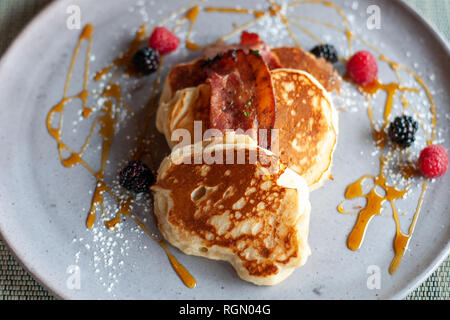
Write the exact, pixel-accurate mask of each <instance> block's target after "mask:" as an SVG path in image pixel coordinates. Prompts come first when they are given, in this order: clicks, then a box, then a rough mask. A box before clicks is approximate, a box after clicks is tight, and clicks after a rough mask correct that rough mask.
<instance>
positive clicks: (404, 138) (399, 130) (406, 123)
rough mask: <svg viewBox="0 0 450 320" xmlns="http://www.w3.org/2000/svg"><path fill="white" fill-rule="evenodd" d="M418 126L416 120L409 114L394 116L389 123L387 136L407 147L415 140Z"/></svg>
mask: <svg viewBox="0 0 450 320" xmlns="http://www.w3.org/2000/svg"><path fill="white" fill-rule="evenodd" d="M418 128H419V126H418V124H417V121H415V120H414V119H413V117H411V116H402V117H396V118H395V119H394V121H393V122H391V124H390V125H389V137H390V138H391V140H392V142H394V143H396V144H398V145H399V146H400V147H402V148H405V147H409V146H410V145H411V144H412V143H413V142H414V141H415V140H416V137H415V134H416V132H417V129H418Z"/></svg>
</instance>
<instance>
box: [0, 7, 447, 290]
mask: <svg viewBox="0 0 450 320" xmlns="http://www.w3.org/2000/svg"><path fill="white" fill-rule="evenodd" d="M187 3H188V2H187V1H165V2H161V1H138V0H125V1H106V0H103V1H88V0H76V1H74V0H70V1H65V0H61V1H55V2H54V3H53V4H51V5H50V6H49V7H48V8H46V9H45V10H44V11H43V12H42V13H41V14H40V15H39V16H38V17H37V18H36V19H35V20H34V21H33V22H32V23H30V25H29V26H28V27H27V28H26V30H25V31H24V32H23V33H22V34H21V35H20V36H19V38H18V39H17V40H16V41H15V43H14V44H13V45H12V47H11V48H10V49H9V51H8V52H7V53H6V54H5V55H4V57H3V59H2V61H1V64H0V84H1V87H0V101H1V107H0V145H1V150H2V156H1V157H0V167H1V168H2V170H0V214H1V219H0V232H1V235H2V238H3V239H4V240H5V242H6V243H7V244H8V246H9V247H10V249H11V250H12V252H13V253H14V254H15V255H16V257H17V258H18V259H19V260H20V261H21V262H22V263H23V265H24V266H25V267H26V269H27V270H28V271H29V272H30V273H31V274H32V275H33V276H34V277H35V278H36V279H37V280H38V281H39V282H41V283H42V284H43V285H44V286H45V287H46V288H48V289H49V290H50V291H51V292H52V293H54V294H55V295H56V296H57V297H61V298H69V299H80V298H82V299H84V298H95V299H97V298H99V299H100V298H105V299H110V298H123V299H128V298H135V299H140V298H151V299H164V298H174V299H177V298H185V299H192V298H196V299H201V298H203V299H211V298H213V299H247V298H251V299H316V298H318V299H327V298H331V299H346V298H357V299H386V298H401V297H404V296H405V295H406V294H407V293H408V292H409V291H410V290H412V288H413V287H414V286H417V285H418V284H419V283H420V282H421V281H423V280H424V279H425V278H426V276H428V275H429V274H430V273H431V272H432V270H433V269H434V268H435V267H436V266H437V265H438V264H439V263H440V262H441V261H442V260H443V259H444V258H445V257H446V256H447V255H448V252H449V234H450V233H449V231H450V230H449V227H450V224H449V219H448V212H449V205H450V200H449V198H448V190H449V189H450V182H449V179H448V174H447V175H446V176H445V177H444V178H442V179H440V180H438V181H436V182H434V183H431V184H430V187H429V188H428V190H427V193H426V195H425V200H424V203H423V208H422V212H421V215H420V216H419V219H418V223H417V226H416V230H415V232H414V235H413V237H412V239H411V242H410V243H409V247H408V250H407V251H406V254H405V256H404V258H403V261H402V264H401V265H400V267H399V270H398V271H397V273H396V274H394V275H390V274H389V273H388V267H389V264H390V262H391V260H392V258H393V249H392V240H393V236H394V232H395V225H394V220H393V219H392V217H391V216H390V213H389V212H388V210H386V212H385V214H383V216H380V217H376V218H375V219H374V220H373V222H372V224H371V225H370V227H369V230H368V232H367V235H366V239H365V242H364V244H363V246H362V248H361V249H360V250H359V251H357V252H353V251H350V250H349V249H347V247H346V237H347V235H348V233H349V232H350V230H351V228H352V226H353V224H354V221H355V216H348V215H342V214H339V213H338V212H337V210H336V207H337V205H338V204H339V203H340V202H341V201H342V200H343V197H344V191H345V188H346V186H347V185H348V184H349V183H351V182H353V181H355V180H356V179H358V178H359V177H360V176H362V175H363V174H366V173H375V174H376V173H377V170H378V155H376V154H375V155H373V153H374V152H375V151H376V148H375V147H374V144H373V142H372V138H371V133H370V126H369V120H368V117H367V111H366V107H365V106H364V99H363V98H362V97H361V96H360V95H359V93H357V91H356V90H355V89H348V90H349V91H345V92H344V97H346V99H344V100H346V102H347V103H348V106H347V107H348V111H347V112H340V135H339V143H338V148H337V151H336V154H335V162H334V168H333V176H334V181H330V182H328V183H326V185H325V186H324V187H322V188H321V189H319V190H318V191H315V192H313V193H312V194H311V202H312V206H313V211H312V220H311V230H310V237H309V239H310V244H311V247H312V256H311V257H310V258H309V260H308V262H307V264H306V265H305V266H304V267H302V268H299V269H297V270H296V271H295V273H294V274H293V275H292V276H291V277H290V278H289V279H288V280H287V281H285V282H283V283H281V284H279V285H277V286H274V287H256V286H253V285H251V284H249V283H246V282H243V281H241V280H239V279H238V277H237V276H236V274H235V272H234V270H233V269H232V268H231V266H229V265H228V264H226V263H221V262H214V261H208V260H206V259H202V258H197V257H191V256H186V255H183V254H182V253H181V252H179V251H178V250H176V249H175V248H170V249H171V251H172V252H173V253H174V255H175V256H176V257H177V258H178V259H179V261H180V262H181V263H183V264H184V265H185V266H186V267H187V268H188V269H189V270H190V271H191V273H192V274H193V275H194V277H195V278H196V279H197V287H196V288H195V289H188V288H187V287H185V286H184V285H183V284H182V283H181V281H180V280H179V278H178V277H177V275H176V274H175V273H174V272H173V271H172V269H171V267H170V265H169V262H168V260H167V257H166V255H165V254H164V252H163V251H162V250H161V248H160V247H159V246H158V245H157V244H155V242H153V241H152V240H151V239H150V238H149V237H148V236H146V235H145V234H144V233H143V232H142V231H141V230H140V229H139V228H138V227H137V226H136V225H135V223H134V222H133V221H132V220H127V221H125V222H124V223H122V224H121V226H120V228H119V230H118V231H108V230H107V229H106V228H105V227H104V225H103V223H102V218H101V217H99V218H98V219H97V220H98V221H97V223H96V224H95V226H94V228H93V229H90V230H88V229H86V227H85V224H84V222H85V219H86V214H87V210H88V209H89V207H90V203H91V199H92V191H93V190H94V186H95V183H96V181H95V179H94V178H93V177H92V176H91V175H90V174H89V173H88V172H87V171H86V170H85V169H84V168H83V167H81V166H76V167H74V168H71V169H68V168H64V167H63V166H62V165H61V163H60V161H59V158H58V154H57V150H56V143H55V142H54V140H52V139H51V137H50V136H49V133H48V131H47V129H46V127H45V119H46V116H47V113H48V112H49V110H50V108H51V107H52V106H53V105H55V104H56V103H57V102H58V101H59V100H60V99H61V98H62V93H63V87H64V81H65V77H66V74H67V70H68V67H69V64H70V59H71V57H72V53H73V50H74V47H75V44H76V42H77V38H78V35H79V33H80V30H77V29H75V30H71V29H69V28H68V27H67V19H68V17H69V16H70V13H69V12H72V13H73V12H74V11H73V7H72V8H71V9H70V10H69V11H68V8H69V6H70V5H75V6H77V7H78V8H79V9H80V13H81V23H82V24H85V23H88V22H89V23H92V24H93V25H94V28H95V29H94V42H93V47H92V57H91V69H90V70H91V74H90V78H92V76H93V75H94V72H95V71H96V70H99V69H101V68H103V67H104V66H106V65H107V64H109V62H110V61H111V60H112V59H113V58H114V57H116V56H117V55H118V54H119V53H120V52H122V51H123V50H125V48H126V47H127V46H128V43H129V42H130V41H131V39H132V38H133V34H134V32H135V31H136V29H137V28H138V27H139V25H141V24H143V23H146V24H148V25H149V27H150V28H151V27H152V26H153V25H154V24H155V23H158V21H160V20H161V19H162V18H163V17H165V16H167V15H168V14H169V13H171V12H172V11H174V10H176V9H177V8H179V7H180V6H182V5H185V4H187ZM243 3H244V2H243V1H210V2H209V3H206V4H202V5H205V6H212V5H214V6H218V5H221V6H235V5H238V4H242V6H243V7H244V6H245V7H250V8H257V9H264V8H266V7H267V3H266V2H264V1H245V4H243ZM336 3H337V4H339V5H340V6H342V8H343V9H344V11H345V13H346V15H347V17H348V18H349V21H350V22H351V24H352V26H353V28H354V30H355V31H354V32H355V33H357V34H359V35H361V36H363V37H364V38H365V39H367V40H369V41H371V42H372V43H375V44H376V45H377V46H378V47H380V48H381V50H382V51H383V52H384V53H385V55H386V56H388V57H390V59H392V60H394V61H398V62H401V63H403V64H404V65H406V66H408V67H410V68H414V69H415V70H416V72H418V73H419V74H420V75H421V76H422V78H423V79H424V81H425V82H426V83H427V84H428V86H429V87H430V90H431V91H432V93H433V97H434V100H435V103H436V106H437V114H438V121H437V122H438V127H439V128H440V129H439V131H438V138H437V140H438V142H439V143H442V144H443V145H444V146H446V148H447V149H448V150H450V132H449V130H448V125H449V116H448V114H449V112H450V110H449V104H448V101H449V93H448V92H449V88H450V78H449V77H448V59H449V54H448V47H447V44H446V43H445V42H444V41H443V40H442V38H440V37H439V36H438V35H437V34H436V32H435V31H433V29H432V28H431V27H430V26H429V25H428V24H427V23H426V22H424V21H423V20H422V19H421V18H420V17H419V16H418V15H417V14H416V13H414V12H413V11H412V10H411V9H409V8H408V7H407V6H406V5H404V4H403V3H401V2H398V1H387V0H386V1H379V2H377V5H378V6H379V8H380V13H381V29H375V30H369V29H367V27H366V21H367V18H368V14H367V12H366V10H367V7H368V6H369V5H370V4H371V2H370V1H365V0H364V1H363V0H361V1H347V0H345V1H336ZM71 10H72V11H71ZM75 11H76V9H75ZM288 12H289V13H290V14H296V15H300V16H306V17H310V18H314V19H321V20H323V21H327V22H329V23H333V24H336V25H340V26H342V22H341V21H340V17H339V16H338V15H337V14H336V13H335V12H334V11H333V10H329V8H325V7H323V6H317V5H306V6H299V7H297V8H296V9H294V10H293V11H291V10H289V11H288ZM251 19H252V16H248V15H247V16H242V15H236V14H223V13H211V14H209V15H206V14H200V16H199V18H198V21H197V24H196V26H195V28H194V29H195V32H194V33H193V35H192V36H193V40H194V41H195V42H197V43H200V44H205V43H208V42H211V41H214V40H215V39H217V38H218V37H219V36H221V35H223V34H224V33H226V32H227V31H229V30H231V25H232V23H233V22H234V23H237V24H238V25H239V24H243V23H244V22H246V21H249V20H251ZM173 24H174V21H173V20H171V21H169V22H168V26H169V27H170V26H173ZM299 24H301V23H300V22H299ZM277 25H279V21H278V23H277V22H276V21H275V20H274V19H273V18H270V17H269V18H266V19H264V20H262V22H261V23H260V24H256V25H254V26H252V27H251V28H250V30H253V31H257V32H259V33H261V35H262V37H263V39H265V40H267V42H268V43H270V44H273V45H281V44H285V45H292V40H291V39H290V37H289V36H288V35H287V33H286V31H284V29H280V28H279V27H277ZM303 25H304V26H306V27H307V28H308V29H309V30H311V31H312V32H314V33H315V34H316V35H318V36H319V37H321V38H322V39H324V40H325V41H328V42H332V43H334V44H335V45H336V46H337V47H338V49H339V50H340V51H341V52H342V53H343V54H344V55H346V52H345V50H346V49H345V45H346V39H345V37H344V36H343V35H342V34H340V35H339V34H337V35H336V34H335V33H333V32H332V31H330V30H329V29H327V28H325V27H322V26H320V25H317V24H313V23H306V22H304V24H303ZM185 28H186V25H184V27H183V28H182V29H181V31H183V30H184V33H185V30H186V29H185ZM292 31H293V33H294V34H295V35H296V37H297V39H298V40H299V41H300V43H302V45H303V47H305V48H310V47H312V46H313V45H314V43H315V42H314V41H313V40H312V39H311V38H309V37H308V36H307V35H306V34H304V33H302V32H301V31H300V30H299V29H297V28H295V27H292ZM179 35H180V37H183V32H181V33H180V34H179ZM236 39H237V37H236V36H235V37H233V38H231V39H230V40H229V41H233V40H234V41H236ZM84 48H85V47H82V50H84ZM355 48H356V49H359V48H363V46H361V45H359V44H358V43H356V44H355ZM82 52H84V51H82ZM196 54H197V53H195V52H187V51H186V50H185V49H183V48H181V49H180V50H178V51H177V52H176V53H174V54H172V55H171V56H170V57H169V58H168V59H167V61H166V63H167V64H166V65H167V66H170V65H171V64H174V63H175V62H179V61H186V60H189V59H191V58H193V57H195V56H196ZM83 59H84V56H83V55H82V56H80V59H79V61H78V63H77V64H76V65H75V69H74V76H73V79H72V81H71V85H70V87H69V92H72V93H73V92H78V91H79V90H80V89H81V82H82V72H81V71H82V65H83V61H84V60H83ZM165 71H167V69H165ZM380 78H381V79H382V80H383V81H385V82H388V81H390V80H392V79H394V76H393V73H392V71H390V70H389V69H388V68H387V67H386V66H381V67H380ZM153 80H154V77H150V78H147V79H140V80H135V79H132V78H131V79H127V78H121V79H120V81H122V83H124V86H128V90H129V91H128V92H130V93H131V94H130V95H129V96H128V95H126V96H125V99H127V102H128V103H129V104H130V106H132V107H133V108H137V109H136V110H142V105H143V104H144V103H145V101H147V100H148V98H149V96H150V94H151V93H150V92H151V89H150V88H151V86H152V82H153ZM98 86H99V83H95V82H92V81H91V84H90V87H89V89H90V90H91V89H96V88H97V89H98ZM412 99H413V100H412V101H413V102H414V103H417V105H418V108H419V109H420V104H421V103H422V102H423V101H424V100H426V97H425V96H424V95H423V94H422V95H421V96H420V95H419V96H418V97H417V98H412ZM414 99H415V100H414ZM380 101H382V95H381V96H380V100H379V101H378V102H377V103H378V104H375V107H374V108H375V110H377V109H376V108H377V106H378V108H382V106H383V103H382V102H381V104H380ZM89 103H95V100H90V101H89ZM397 104H398V102H396V105H397ZM76 108H79V106H73V107H72V108H71V109H72V110H77V109H76ZM64 121H65V122H64V125H65V128H66V129H67V130H66V131H67V132H66V131H65V133H64V134H65V135H66V136H65V137H66V139H68V141H70V143H73V144H75V145H77V143H78V145H79V143H80V141H78V139H79V138H80V136H83V135H85V134H86V131H85V130H86V127H84V124H83V123H82V121H79V114H78V113H77V111H74V112H73V114H67V115H65V120H64ZM128 134H130V133H127V124H126V119H125V120H124V122H123V123H122V124H121V129H120V131H119V132H118V135H117V136H118V138H117V139H116V140H115V142H114V147H113V150H112V151H111V157H110V159H109V160H110V162H109V163H108V165H107V171H108V172H109V173H108V175H110V176H111V177H114V176H115V175H116V174H117V170H118V168H119V167H120V165H123V161H124V158H126V156H127V155H128V150H129V149H130V148H131V147H132V142H130V141H132V139H131V140H128V139H127V136H128ZM98 142H99V140H95V139H94V141H93V142H92V148H93V149H94V150H95V148H96V146H97V145H96V143H97V144H98ZM422 142H423V141H422ZM151 144H154V145H155V150H164V147H161V146H164V140H163V139H162V137H161V136H160V135H155V136H152V137H151ZM419 144H420V142H419ZM92 153H93V154H94V155H93V156H92V157H91V158H90V159H89V161H94V162H95V159H97V158H95V152H92ZM163 155H164V152H159V154H157V155H155V157H157V158H161V157H162V156H163ZM97 160H98V159H97ZM419 193H420V190H418V188H413V192H412V195H411V196H410V198H408V199H412V200H408V201H404V202H405V204H404V207H403V208H402V210H403V211H402V213H407V212H409V214H405V215H402V216H401V217H402V218H401V219H402V223H403V226H402V229H403V231H405V232H406V231H407V228H408V227H409V223H410V222H411V218H412V215H411V212H412V211H413V210H414V208H415V206H416V203H417V201H416V200H414V199H417V197H418V194H419ZM135 209H136V210H137V211H139V212H140V214H145V210H144V208H143V206H140V207H139V206H138V207H137V208H135ZM112 214H113V213H112V212H109V215H110V216H111V215H112ZM147 216H148V221H147V224H148V226H149V227H150V228H151V229H152V230H153V231H154V232H155V233H156V232H157V230H156V229H155V227H154V220H153V217H152V216H151V214H150V213H147ZM74 266H76V267H74ZM370 266H376V267H375V269H377V268H378V270H380V277H379V279H380V286H379V288H378V289H377V288H375V289H373V288H372V289H370V288H369V287H370V286H369V287H368V285H367V282H368V278H369V277H370V276H371V272H372V271H373V270H374V269H373V267H370ZM74 270H76V272H75V273H73V272H74ZM74 276H75V277H76V276H79V282H77V281H75V282H74V281H73V280H74V279H76V278H74Z"/></svg>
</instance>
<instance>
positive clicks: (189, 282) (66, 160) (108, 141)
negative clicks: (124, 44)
mask: <svg viewBox="0 0 450 320" xmlns="http://www.w3.org/2000/svg"><path fill="white" fill-rule="evenodd" d="M145 34H146V28H145V25H144V26H141V27H140V28H139V30H138V32H137V35H136V38H135V39H134V40H133V41H132V43H131V44H130V47H129V48H128V50H127V51H126V52H125V54H123V55H122V56H121V57H119V58H118V59H116V60H114V63H113V64H111V65H109V66H106V67H105V68H104V69H102V70H100V71H99V72H97V73H96V75H95V77H94V80H95V81H99V80H100V79H102V78H103V77H104V76H105V75H106V74H107V73H108V72H110V71H111V70H114V74H113V76H112V77H111V79H110V81H109V83H108V84H107V85H106V86H105V89H104V90H103V92H102V94H101V96H102V97H104V98H107V100H106V101H105V103H104V104H103V106H102V108H101V111H102V115H100V116H98V117H97V118H96V119H95V120H94V121H93V124H92V126H91V129H90V132H89V135H88V136H87V138H86V140H85V142H84V144H83V146H82V148H81V150H80V151H79V152H75V151H72V150H71V149H70V148H69V147H68V146H67V145H66V144H65V143H64V142H63V141H62V128H63V113H64V108H65V106H66V104H67V103H68V102H70V101H72V100H74V99H81V100H82V105H83V110H82V115H83V117H85V118H87V117H89V116H91V114H92V109H91V108H87V98H88V91H87V87H88V81H89V61H90V59H89V57H90V53H91V48H92V41H93V26H92V25H91V24H87V25H86V26H85V27H84V29H83V31H82V33H81V35H80V37H79V40H78V42H77V45H76V47H75V51H74V54H73V56H72V61H71V64H70V67H69V71H68V75H67V78H66V83H65V86H64V94H63V98H62V99H61V101H60V102H59V103H57V104H56V105H55V106H54V107H53V108H52V109H51V110H50V112H49V113H48V115H47V119H46V126H47V129H48V132H49V133H50V135H51V136H52V138H53V139H55V141H56V142H57V145H58V152H59V156H60V160H61V163H62V164H63V166H65V167H72V166H74V165H76V164H81V165H83V166H84V167H85V168H86V169H87V170H88V171H89V172H90V173H91V174H92V175H93V176H94V177H95V178H96V179H97V185H96V187H95V191H94V194H93V197H92V202H91V208H90V210H89V213H88V216H87V219H86V226H87V228H92V226H93V225H94V223H95V220H96V213H97V210H98V209H100V210H101V212H102V213H103V214H104V193H105V192H107V193H108V194H109V195H110V196H112V197H113V198H114V200H115V201H116V202H117V203H118V206H119V208H118V210H117V213H116V216H115V217H114V218H112V219H110V220H107V221H105V226H106V227H107V228H108V229H112V228H114V227H115V226H116V225H117V223H119V222H120V221H121V216H131V217H132V218H133V219H134V220H135V221H136V223H137V224H138V225H139V226H140V227H141V228H142V229H143V230H144V231H145V232H146V233H147V234H149V235H150V236H151V238H152V239H153V240H154V241H155V242H157V243H158V245H160V246H161V248H162V249H163V250H164V252H165V253H166V254H167V257H168V259H169V261H170V263H171V265H172V267H173V268H174V270H175V272H176V273H177V274H178V275H179V277H180V278H181V279H182V281H183V283H184V284H185V285H186V286H188V287H189V288H193V287H195V284H196V281H195V279H194V278H193V277H192V275H191V274H190V273H189V272H188V271H187V270H186V268H185V267H184V266H183V265H182V264H180V263H179V262H178V261H177V259H176V258H175V257H174V256H173V255H172V254H171V253H170V251H169V250H168V248H167V246H166V244H165V242H164V241H160V240H158V239H157V238H156V237H155V236H154V235H152V234H151V233H150V232H149V231H148V229H147V228H146V227H145V225H144V224H143V223H142V222H140V221H139V220H138V219H137V218H136V217H134V216H133V215H132V204H133V198H132V197H129V196H128V197H127V196H125V197H124V198H123V199H122V197H118V196H117V195H115V194H114V193H113V192H112V190H111V189H110V188H109V187H108V186H107V185H106V184H105V182H104V180H103V178H104V173H105V168H106V163H107V159H108V157H109V153H110V149H111V145H112V142H113V138H114V134H115V129H114V127H115V125H116V122H117V119H118V117H117V113H118V111H119V110H120V108H121V107H123V106H124V103H123V101H122V90H121V87H120V85H118V84H116V83H113V82H112V81H113V79H114V77H115V75H117V73H118V71H119V70H120V69H124V72H127V73H132V72H134V71H133V69H132V66H131V63H130V60H131V58H132V55H133V54H134V52H135V51H136V50H137V49H138V48H139V47H140V45H141V44H142V41H143V39H144V36H145ZM83 41H88V48H87V51H86V63H85V68H84V81H83V90H82V91H81V92H80V93H79V94H77V95H74V96H69V97H68V96H67V92H68V87H69V84H70V80H71V77H72V73H73V69H74V65H75V61H77V58H78V55H79V51H80V47H81V45H82V43H83ZM161 60H162V61H161V65H162V63H163V59H161ZM161 69H162V68H159V70H158V78H157V80H156V81H155V87H154V92H153V95H152V98H151V100H150V102H149V105H150V106H151V107H153V106H154V104H155V102H156V92H157V89H158V87H159V84H160V76H161ZM114 106H115V107H116V108H114ZM153 109H154V108H153ZM87 110H89V111H87ZM57 114H58V115H59V120H58V125H57V127H56V128H55V127H54V126H53V124H52V122H53V118H54V116H56V115H57ZM149 114H151V113H150V112H148V113H147V115H149ZM146 120H147V121H145V129H144V130H143V132H144V133H145V132H147V130H146V129H147V128H148V125H149V124H148V122H149V121H148V120H149V119H148V116H147V117H146ZM97 126H100V130H99V135H100V136H101V137H102V146H101V150H102V154H101V161H100V163H101V166H100V170H99V171H95V170H94V169H93V168H92V167H91V166H90V165H89V164H88V163H87V162H86V161H85V160H84V159H83V154H84V152H85V150H86V148H87V146H88V145H89V142H90V140H91V138H92V136H93V134H94V132H95V129H96V128H97ZM143 138H144V134H141V136H140V139H139V148H138V150H139V149H141V151H139V152H138V153H142V152H143V151H142V140H143ZM64 151H66V152H68V153H69V154H70V155H69V156H68V157H64V156H63V152H64Z"/></svg>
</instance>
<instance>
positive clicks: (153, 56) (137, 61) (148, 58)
mask: <svg viewBox="0 0 450 320" xmlns="http://www.w3.org/2000/svg"><path fill="white" fill-rule="evenodd" d="M132 62H133V65H134V66H135V67H136V69H138V70H139V71H140V72H141V73H142V74H144V75H149V74H151V73H153V72H155V71H156V70H158V67H159V53H158V51H157V50H155V49H152V48H149V47H145V48H142V49H139V50H138V51H136V53H135V54H134V56H133V59H132Z"/></svg>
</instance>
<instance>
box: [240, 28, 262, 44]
mask: <svg viewBox="0 0 450 320" xmlns="http://www.w3.org/2000/svg"><path fill="white" fill-rule="evenodd" d="M261 42H262V41H261V40H260V39H259V35H258V34H257V33H253V32H247V31H242V33H241V45H252V44H260V43H261Z"/></svg>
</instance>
